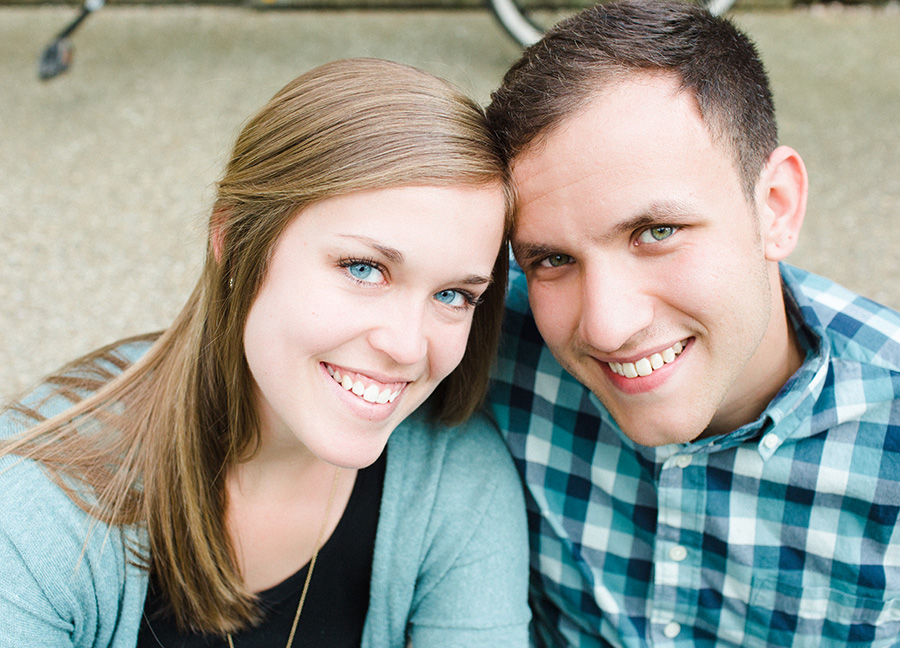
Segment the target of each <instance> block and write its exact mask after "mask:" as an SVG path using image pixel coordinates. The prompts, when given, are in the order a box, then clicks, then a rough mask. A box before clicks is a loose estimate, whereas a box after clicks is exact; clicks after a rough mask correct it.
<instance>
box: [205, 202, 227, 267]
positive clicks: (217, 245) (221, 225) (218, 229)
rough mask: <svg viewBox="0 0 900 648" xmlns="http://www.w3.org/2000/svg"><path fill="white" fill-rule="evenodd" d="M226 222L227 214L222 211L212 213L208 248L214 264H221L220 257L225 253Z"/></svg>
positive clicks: (217, 210)
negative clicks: (214, 260) (213, 258)
mask: <svg viewBox="0 0 900 648" xmlns="http://www.w3.org/2000/svg"><path fill="white" fill-rule="evenodd" d="M227 222H228V213H227V212H226V211H225V210H224V209H221V208H219V209H216V210H215V211H213V215H212V218H211V219H210V221H209V246H210V249H211V250H212V253H213V256H214V257H215V259H216V263H221V262H222V255H223V254H224V253H225V230H226V223H227Z"/></svg>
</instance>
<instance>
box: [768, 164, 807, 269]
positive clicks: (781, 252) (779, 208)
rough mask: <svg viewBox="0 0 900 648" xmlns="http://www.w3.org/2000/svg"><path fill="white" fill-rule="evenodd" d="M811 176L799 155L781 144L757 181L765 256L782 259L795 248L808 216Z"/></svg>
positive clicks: (773, 259)
mask: <svg viewBox="0 0 900 648" xmlns="http://www.w3.org/2000/svg"><path fill="white" fill-rule="evenodd" d="M808 190H809V179H808V177H807V175H806V165H804V164H803V160H802V159H801V158H800V154H799V153H797V151H795V150H794V149H792V148H790V147H788V146H779V147H778V148H776V149H775V150H774V151H772V154H771V155H769V159H768V161H767V162H766V165H765V167H763V171H762V173H761V174H760V179H759V183H758V184H757V194H756V195H757V203H756V204H757V208H758V211H759V219H760V227H761V233H762V240H763V245H764V247H765V253H766V259H768V260H769V261H782V260H783V259H785V258H787V256H788V255H789V254H790V253H791V252H793V251H794V248H795V247H796V246H797V240H798V239H799V237H800V228H801V227H802V226H803V217H804V216H805V215H806V195H807V192H808Z"/></svg>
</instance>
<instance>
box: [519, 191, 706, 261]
mask: <svg viewBox="0 0 900 648" xmlns="http://www.w3.org/2000/svg"><path fill="white" fill-rule="evenodd" d="M693 218H696V211H695V210H694V209H693V208H692V206H691V205H690V204H688V203H685V202H681V201H677V200H666V201H658V202H654V203H652V204H650V205H649V206H648V207H647V208H646V209H645V210H644V211H642V212H641V213H639V214H637V215H636V216H634V217H632V218H629V219H627V220H623V221H622V222H620V223H616V225H615V226H614V227H613V228H612V229H611V230H610V231H609V232H606V233H605V234H602V235H599V236H597V237H596V238H595V240H599V241H601V242H609V241H613V240H615V239H617V238H620V237H622V236H631V234H632V232H636V231H638V230H642V229H645V228H647V227H650V226H652V225H667V224H671V225H679V224H682V223H683V222H684V221H685V220H687V219H693ZM511 245H512V248H513V254H514V255H515V257H516V259H519V260H521V261H528V260H531V259H541V258H545V257H548V256H550V255H551V254H560V249H559V248H558V247H553V246H550V245H546V244H544V243H532V242H518V243H517V242H516V241H513V242H512V243H511Z"/></svg>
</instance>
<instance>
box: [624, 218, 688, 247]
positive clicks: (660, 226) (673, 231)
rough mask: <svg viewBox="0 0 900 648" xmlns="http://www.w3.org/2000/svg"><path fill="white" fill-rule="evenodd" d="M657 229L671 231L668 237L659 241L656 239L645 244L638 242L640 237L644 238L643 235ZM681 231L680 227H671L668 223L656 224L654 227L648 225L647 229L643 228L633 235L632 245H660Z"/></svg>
mask: <svg viewBox="0 0 900 648" xmlns="http://www.w3.org/2000/svg"><path fill="white" fill-rule="evenodd" d="M657 229H667V230H671V231H670V232H669V233H668V235H666V236H665V237H663V238H661V239H656V240H654V241H647V242H645V243H642V242H641V241H640V238H641V237H642V236H644V234H649V233H650V232H652V231H653V230H657ZM681 229H682V226H681V225H671V224H668V223H657V224H656V225H650V226H649V227H645V228H644V229H642V230H639V231H638V232H637V233H636V234H635V237H634V244H635V245H652V244H654V243H662V242H663V241H667V240H669V239H670V238H672V237H673V236H674V235H675V234H676V233H677V232H678V231H679V230H681ZM651 236H652V234H651Z"/></svg>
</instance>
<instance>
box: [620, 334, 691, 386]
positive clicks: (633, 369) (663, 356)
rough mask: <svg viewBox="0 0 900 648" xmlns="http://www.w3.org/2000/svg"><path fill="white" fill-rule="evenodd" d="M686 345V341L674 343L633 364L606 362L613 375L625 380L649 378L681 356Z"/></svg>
mask: <svg viewBox="0 0 900 648" xmlns="http://www.w3.org/2000/svg"><path fill="white" fill-rule="evenodd" d="M686 343H687V340H682V341H681V342H676V343H675V344H673V345H672V346H670V347H669V348H668V349H664V350H663V351H660V352H659V353H652V354H650V355H649V356H647V357H645V358H641V359H640V360H636V361H635V362H608V363H607V364H608V365H609V368H610V369H612V370H613V372H614V373H616V374H618V375H620V376H624V377H625V378H639V377H640V378H643V377H644V376H649V375H650V374H652V373H653V372H654V371H656V370H657V369H660V368H662V367H663V366H664V365H667V364H669V363H671V362H674V361H675V358H677V357H678V356H679V355H680V354H681V352H682V350H683V349H684V347H685V346H686Z"/></svg>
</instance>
